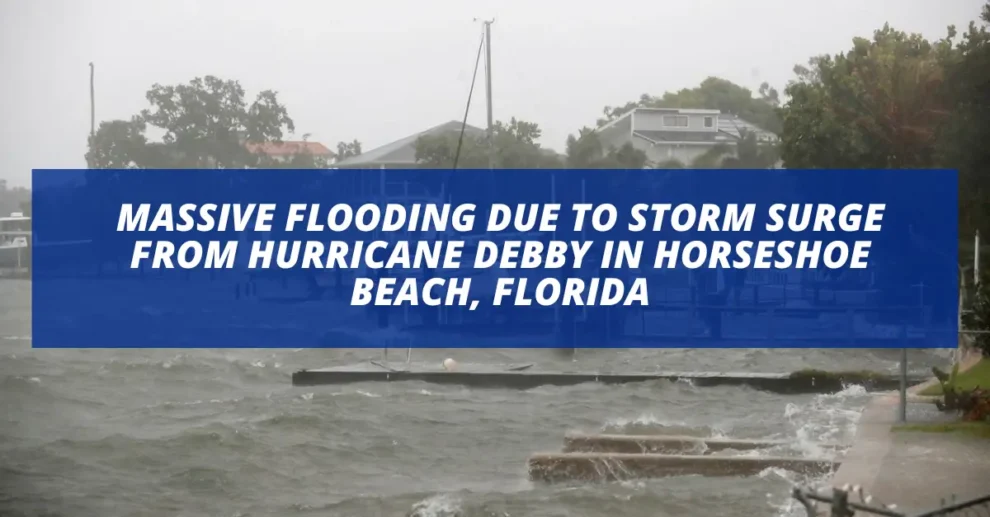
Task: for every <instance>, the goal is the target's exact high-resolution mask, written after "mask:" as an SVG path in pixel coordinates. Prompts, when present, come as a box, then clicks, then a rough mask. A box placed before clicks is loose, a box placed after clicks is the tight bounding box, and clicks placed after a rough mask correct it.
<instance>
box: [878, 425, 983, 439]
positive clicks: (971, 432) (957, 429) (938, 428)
mask: <svg viewBox="0 0 990 517" xmlns="http://www.w3.org/2000/svg"><path fill="white" fill-rule="evenodd" d="M893 429H894V431H903V432H919V433H953V434H955V433H958V434H965V435H968V436H975V437H977V438H983V439H986V440H990V423H986V422H943V423H938V424H899V425H895V426H894V428H893Z"/></svg>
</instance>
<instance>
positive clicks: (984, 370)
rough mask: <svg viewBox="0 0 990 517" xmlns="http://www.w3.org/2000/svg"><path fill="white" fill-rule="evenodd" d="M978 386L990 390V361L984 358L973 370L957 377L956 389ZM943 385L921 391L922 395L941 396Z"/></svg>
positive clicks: (969, 388) (960, 373) (961, 373)
mask: <svg viewBox="0 0 990 517" xmlns="http://www.w3.org/2000/svg"><path fill="white" fill-rule="evenodd" d="M977 386H979V387H981V388H984V389H988V390H990V359H987V358H983V359H981V360H980V362H978V363H976V364H975V365H974V366H973V367H972V368H970V369H969V370H966V371H965V372H959V375H956V387H957V388H958V389H960V390H971V389H973V388H976V387H977ZM941 394H942V385H941V384H935V385H934V386H929V387H927V388H925V389H924V390H922V391H921V395H941Z"/></svg>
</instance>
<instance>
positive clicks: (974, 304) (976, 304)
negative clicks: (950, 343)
mask: <svg viewBox="0 0 990 517" xmlns="http://www.w3.org/2000/svg"><path fill="white" fill-rule="evenodd" d="M970 311H971V312H968V313H966V314H963V325H965V328H966V329H968V330H990V274H984V275H982V278H981V279H980V282H979V283H978V284H976V286H975V287H974V288H973V291H972V296H971V304H970ZM972 339H973V345H974V346H975V347H976V348H977V349H979V350H980V352H982V353H983V356H984V357H990V334H975V335H973V338H972Z"/></svg>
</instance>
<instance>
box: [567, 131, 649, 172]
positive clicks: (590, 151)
mask: <svg viewBox="0 0 990 517" xmlns="http://www.w3.org/2000/svg"><path fill="white" fill-rule="evenodd" d="M646 160H647V158H646V153H644V152H643V151H640V150H638V149H636V148H634V147H633V146H632V144H628V143H627V144H625V145H623V146H622V147H619V148H615V147H609V148H606V147H605V145H604V144H603V143H602V141H601V139H600V138H599V137H598V133H596V132H595V130H593V129H591V128H589V127H584V128H581V130H580V131H578V134H577V136H574V135H571V136H569V137H567V157H566V159H565V163H566V165H567V167H569V168H572V169H642V168H644V167H645V166H646Z"/></svg>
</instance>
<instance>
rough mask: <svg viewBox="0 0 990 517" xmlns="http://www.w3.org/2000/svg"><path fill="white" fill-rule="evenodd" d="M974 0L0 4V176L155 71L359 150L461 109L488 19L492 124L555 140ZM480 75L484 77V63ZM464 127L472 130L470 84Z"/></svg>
mask: <svg viewBox="0 0 990 517" xmlns="http://www.w3.org/2000/svg"><path fill="white" fill-rule="evenodd" d="M982 4H983V0H830V1H829V2H825V3H823V2H811V1H807V0H746V1H739V0H680V1H670V0H610V1H607V2H598V1H590V0H588V1H585V0H567V1H563V0H488V1H485V0H419V1H411V0H351V1H342V0H324V1H317V0H312V1H304V0H281V1H279V2H273V1H272V0H201V1H196V0H168V1H165V0H154V1H152V0H88V1H83V0H75V1H73V0H62V1H58V0H0V20H2V21H0V24H2V27H0V29H2V30H0V42H2V47H0V48H2V55H0V65H2V67H3V68H2V69H3V74H2V77H3V80H0V102H2V103H3V111H2V113H3V121H2V122H0V128H2V139H0V146H2V147H0V150H2V156H3V158H2V161H0V165H2V169H0V178H6V179H8V181H10V183H12V184H14V185H27V184H28V183H29V181H30V170H31V169H32V168H60V167H84V166H85V163H84V160H83V155H84V153H85V147H86V134H87V132H88V131H89V68H88V65H87V64H88V63H89V62H90V61H93V62H95V63H96V115H97V121H100V120H109V119H114V118H129V117H130V116H131V115H133V114H135V113H137V112H138V111H139V110H140V109H142V108H144V107H146V105H147V102H146V100H145V98H144V93H145V91H146V90H147V89H148V87H150V86H151V85H152V84H153V83H156V82H157V83H162V84H174V83H178V82H185V81H187V80H189V79H191V78H193V77H195V76H201V75H207V74H212V75H217V76H220V77H222V78H225V79H237V80H240V81H241V84H242V85H243V86H244V88H245V89H246V90H247V92H248V95H249V96H250V97H253V95H254V94H256V93H257V92H258V91H260V90H262V89H267V88H271V89H275V90H277V91H278V92H279V94H280V96H281V100H282V101H283V102H284V103H285V104H286V105H287V106H288V108H289V113H290V115H291V116H292V117H293V118H294V119H295V122H296V131H297V132H296V136H297V137H298V136H301V135H302V134H304V133H311V134H312V136H311V139H313V140H316V141H320V142H322V143H324V144H326V145H328V146H330V147H333V145H334V144H335V143H336V142H337V141H339V140H352V139H355V138H357V139H358V140H360V141H361V142H362V143H363V144H364V148H365V149H366V150H368V149H371V148H373V147H377V146H379V145H382V144H384V143H388V142H390V141H392V140H395V139H398V138H401V137H404V136H407V135H409V134H412V133H415V132H417V131H421V130H423V129H426V128H428V127H430V126H433V125H436V124H439V123H442V122H446V121H448V120H452V119H460V118H461V117H462V115H463V110H464V103H465V100H466V96H467V90H468V87H469V85H470V80H471V71H472V67H473V65H474V55H475V51H476V48H477V43H478V37H479V35H480V27H479V25H478V24H476V23H472V19H473V18H475V17H495V18H496V23H495V25H494V26H493V32H492V34H493V35H492V39H493V44H492V48H493V57H492V60H493V72H494V74H493V78H494V87H493V90H494V93H495V99H494V108H495V117H496V119H508V118H509V117H510V116H516V117H518V118H522V119H525V120H530V121H534V122H538V123H539V124H540V126H541V127H542V128H543V139H542V142H541V143H542V144H543V145H544V146H546V147H552V148H554V149H558V150H562V149H563V146H564V140H565V139H566V138H567V135H568V134H569V133H572V132H574V131H576V130H577V129H578V128H580V127H581V126H584V125H591V124H593V123H594V121H595V119H596V118H597V117H598V116H600V114H601V110H602V108H603V107H604V106H605V105H616V104H622V103H625V102H626V101H628V100H632V99H634V98H637V97H638V96H639V95H640V94H642V93H650V94H660V93H663V92H664V91H667V90H676V89H680V88H685V87H692V86H695V85H697V84H698V83H699V82H700V81H701V80H702V79H704V78H705V77H707V76H710V75H715V76H720V77H724V78H726V79H729V80H731V81H734V82H736V83H739V84H742V85H745V86H748V87H750V88H754V89H755V88H756V87H757V86H758V85H759V84H760V83H761V82H763V81H768V82H769V83H770V84H771V85H773V86H775V87H777V88H782V87H783V86H784V85H785V84H786V83H787V81H788V80H790V79H791V78H792V68H793V66H794V65H795V64H797V63H802V64H803V63H805V62H806V61H807V59H808V58H809V57H810V56H813V55H817V54H822V53H835V52H837V51H841V50H845V49H847V48H849V46H850V40H851V38H853V37H854V36H870V35H871V34H872V31H873V30H874V29H877V28H879V27H881V26H882V25H883V24H884V22H890V23H891V24H892V25H893V26H894V27H896V28H898V29H901V30H906V31H911V32H920V33H922V34H924V35H925V36H926V37H929V38H937V37H941V36H943V35H944V34H945V27H946V26H947V25H949V24H956V25H957V26H959V27H960V28H962V27H964V26H965V25H966V24H968V23H969V21H970V20H974V19H976V18H977V17H978V14H979V11H980V6H981V5H982ZM479 75H480V74H479ZM482 85H483V83H482V82H480V78H479V89H478V90H476V95H478V96H477V97H476V99H477V100H478V102H476V103H474V104H473V106H472V110H471V111H472V113H471V116H470V122H471V123H474V124H476V125H483V124H484V120H485V113H484V103H483V95H484V90H483V88H480V86H482Z"/></svg>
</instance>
